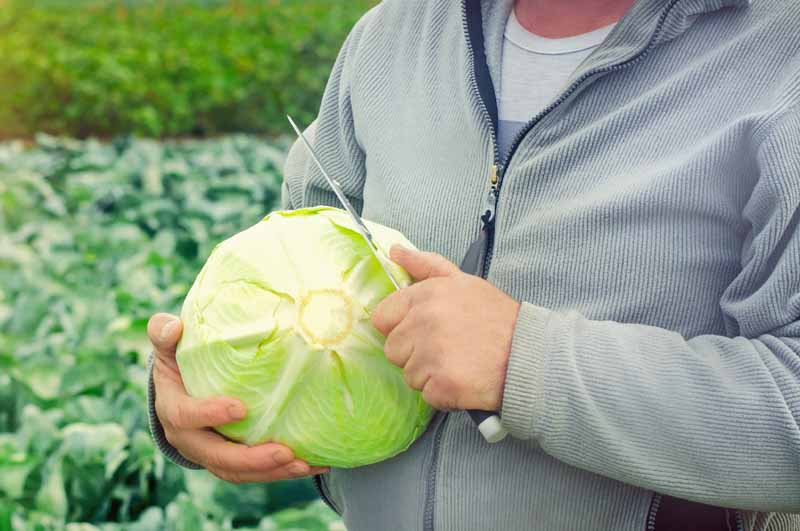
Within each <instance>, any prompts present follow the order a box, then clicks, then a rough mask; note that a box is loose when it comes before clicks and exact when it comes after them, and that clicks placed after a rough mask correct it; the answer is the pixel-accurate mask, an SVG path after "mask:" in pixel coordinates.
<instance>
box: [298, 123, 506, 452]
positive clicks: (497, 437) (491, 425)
mask: <svg viewBox="0 0 800 531" xmlns="http://www.w3.org/2000/svg"><path fill="white" fill-rule="evenodd" d="M286 117H287V118H288V119H289V123H290V124H292V129H294V132H295V133H297V136H298V137H299V138H300V140H301V141H302V142H303V144H304V145H305V147H306V149H307V150H308V152H309V154H310V155H311V158H312V159H313V161H314V163H315V164H316V165H317V168H319V171H320V172H322V175H323V177H325V180H326V181H328V184H329V185H330V187H331V188H332V189H333V192H334V193H335V194H336V197H338V198H339V202H340V203H341V204H342V206H344V209H345V210H347V212H348V213H349V214H350V217H351V218H352V219H353V223H355V225H356V229H357V230H358V232H359V234H361V236H362V237H363V238H364V239H365V240H366V242H367V244H368V246H369V248H370V250H371V251H372V254H373V255H374V256H375V258H376V259H377V260H378V263H380V265H381V267H382V268H383V270H384V271H385V272H386V276H388V277H389V279H390V280H391V281H392V284H394V287H395V289H397V290H399V289H400V284H399V283H398V282H397V279H395V278H394V275H392V273H391V271H390V270H389V268H388V267H387V266H386V264H385V263H384V261H383V257H382V256H381V255H380V253H379V252H378V246H377V245H375V240H374V239H373V237H372V233H370V231H369V229H368V228H367V226H366V225H365V224H364V221H363V220H362V219H361V216H359V215H358V213H357V212H356V211H355V209H354V208H353V206H352V205H351V204H350V201H348V200H347V197H346V196H345V195H344V192H343V191H342V186H341V184H339V181H337V180H336V179H334V178H333V177H331V176H330V175H329V174H328V172H327V171H325V168H324V167H323V166H322V163H321V162H320V160H319V158H317V154H316V152H315V151H314V148H313V147H311V143H309V141H308V140H306V137H305V136H304V135H303V132H302V131H301V130H300V128H299V127H298V126H297V124H296V123H294V120H292V117H291V116H289V115H286ZM476 244H477V245H476ZM483 249H484V246H482V245H480V239H479V241H477V242H475V244H473V245H472V246H471V247H470V249H469V251H468V252H467V256H466V257H465V258H464V262H463V263H462V264H461V269H462V271H466V272H471V271H467V270H468V269H470V270H471V269H474V267H475V266H474V265H473V264H477V263H478V261H479V258H480V256H482V254H483V252H484V251H483ZM467 413H468V414H469V416H470V418H471V419H472V422H474V423H475V425H476V426H477V427H478V431H480V432H481V435H483V438H484V439H486V441H487V442H490V443H495V442H498V441H502V440H503V439H504V438H505V436H506V435H507V434H508V432H507V431H506V429H505V428H504V427H503V425H502V424H501V423H500V417H499V416H498V415H497V413H495V412H493V411H479V410H469V411H467Z"/></svg>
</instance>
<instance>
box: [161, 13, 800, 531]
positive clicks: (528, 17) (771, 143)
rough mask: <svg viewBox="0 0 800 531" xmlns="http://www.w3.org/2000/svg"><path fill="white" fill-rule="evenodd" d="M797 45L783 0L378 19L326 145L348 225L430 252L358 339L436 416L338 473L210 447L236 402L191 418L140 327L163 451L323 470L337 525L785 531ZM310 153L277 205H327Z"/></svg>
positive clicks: (236, 475) (207, 461) (794, 381)
mask: <svg viewBox="0 0 800 531" xmlns="http://www.w3.org/2000/svg"><path fill="white" fill-rule="evenodd" d="M798 29H800V5H798V4H797V3H796V2H794V1H793V0H753V1H752V2H748V1H747V0H668V1H667V0H638V1H636V2H632V1H631V0H518V1H517V2H512V1H511V0H496V1H492V0H483V1H480V0H439V1H432V0H414V1H411V0H387V1H385V2H383V3H382V4H381V5H379V6H378V7H376V8H375V9H373V10H372V11H370V13H368V14H367V15H366V16H365V17H364V18H363V19H362V20H361V21H360V22H359V23H358V25H357V26H356V27H355V28H354V30H353V31H352V33H351V35H350V36H349V38H348V40H347V42H346V43H345V45H344V47H343V49H342V51H341V54H340V57H339V59H338V61H337V63H336V65H335V67H334V70H333V73H332V75H331V78H330V81H329V84H328V86H327V89H326V92H325V96H324V98H323V102H322V106H321V108H320V112H319V115H318V120H317V123H316V131H315V144H316V146H317V148H318V150H319V153H320V156H321V158H322V160H323V162H324V163H325V164H326V165H327V166H328V167H329V168H330V170H331V171H332V173H333V174H335V175H336V176H337V177H339V178H340V180H341V182H342V184H343V186H344V188H345V191H346V193H347V194H348V195H349V196H350V197H351V199H352V200H353V202H354V204H355V205H356V206H357V208H359V209H362V214H363V216H364V217H365V218H366V219H370V220H374V221H377V222H380V223H383V224H386V225H388V226H391V227H394V228H397V229H399V230H400V231H402V232H403V233H405V234H406V235H407V236H408V237H409V239H410V240H411V241H414V242H415V243H416V244H417V245H418V246H419V247H420V248H422V249H425V250H427V251H433V252H436V253H439V255H441V256H439V255H435V254H428V253H416V252H410V251H408V250H402V249H394V250H393V252H392V258H393V259H394V260H395V261H397V262H398V263H400V264H401V265H403V266H404V267H406V269H408V270H409V272H410V273H411V274H412V275H413V276H414V277H416V279H417V280H418V281H419V282H418V283H417V284H415V285H414V286H411V287H409V288H407V289H404V290H401V291H400V292H398V293H396V294H393V295H391V296H390V297H387V298H386V299H385V300H384V301H383V302H382V303H381V304H380V305H379V307H378V308H377V310H376V312H375V315H374V319H373V321H374V323H375V326H376V327H377V328H378V329H379V330H380V331H381V332H382V333H384V334H385V335H386V336H387V340H386V355H387V357H388V358H389V360H391V361H392V362H393V363H396V364H397V365H399V366H401V367H403V368H404V374H405V376H406V381H407V382H408V384H409V385H410V386H412V387H414V388H416V389H420V390H421V391H422V392H423V394H424V396H425V398H426V400H428V401H429V402H430V403H431V404H432V405H433V406H435V407H436V408H438V409H442V410H450V412H449V413H447V414H445V413H443V414H440V415H438V416H437V418H436V419H435V420H434V422H433V423H432V424H431V426H430V427H429V429H428V430H427V432H426V433H425V434H424V435H423V436H422V437H421V438H420V439H419V440H418V441H417V442H416V443H415V444H414V445H413V446H412V447H411V448H410V449H409V450H408V451H406V452H404V453H402V454H400V455H399V456H397V457H395V458H393V459H390V460H388V461H385V462H382V463H378V464H375V465H371V466H367V467H362V468H358V469H353V470H339V469H334V470H330V471H328V470H326V469H314V468H309V467H308V466H307V465H306V464H305V463H302V462H299V461H297V460H293V456H292V454H291V451H290V450H289V449H287V448H283V447H280V446H278V445H274V444H265V445H261V446H257V447H253V448H246V447H243V446H241V445H237V444H234V443H232V442H227V441H224V440H223V439H222V438H221V437H219V436H217V435H215V434H213V433H212V432H211V431H208V430H207V429H206V428H208V427H209V426H215V425H219V424H223V423H227V422H230V421H232V420H235V419H237V418H241V417H242V416H243V415H244V414H245V412H244V410H243V408H242V406H241V404H239V403H238V402H236V401H234V400H232V399H228V398H214V399H205V400H197V399H192V398H189V397H187V396H186V395H185V392H184V390H183V387H182V385H181V380H180V375H179V373H178V370H177V366H176V364H175V361H174V348H175V343H176V341H177V339H178V337H179V334H180V323H179V322H178V321H176V320H171V319H173V318H172V317H170V316H166V315H164V314H159V315H157V316H155V317H154V318H153V319H152V321H151V324H150V333H151V337H152V339H153V343H154V346H155V349H156V353H155V368H154V372H153V382H154V385H153V387H152V388H151V394H155V408H154V410H153V411H152V413H153V421H154V422H153V429H154V433H155V435H156V438H157V439H158V440H160V441H161V442H162V445H161V446H162V449H163V450H164V451H165V452H166V453H167V455H168V456H170V457H171V458H173V459H175V460H176V461H177V462H179V463H181V464H183V465H185V466H203V467H205V468H207V469H209V470H210V471H211V472H213V473H215V474H216V475H218V476H220V477H222V478H223V479H227V480H231V481H237V482H238V481H272V480H278V479H283V478H287V477H298V476H302V475H305V474H318V476H317V482H318V485H319V487H320V488H321V491H322V494H323V495H324V496H325V498H326V499H327V500H328V501H329V502H330V503H331V504H332V506H333V507H334V508H335V509H336V510H337V511H339V512H340V513H341V514H342V515H343V518H344V520H345V523H346V525H347V526H348V529H350V530H351V531H361V530H382V529H392V530H396V529H409V530H411V529H414V530H416V529H424V530H433V529H437V530H440V529H441V530H465V529H480V530H486V529H498V530H513V529H541V530H548V531H554V530H570V531H575V530H614V531H628V530H631V531H633V530H636V531H644V530H655V531H665V530H679V529H680V530H690V529H696V530H703V531H708V530H717V529H720V530H728V529H737V530H753V529H757V530H764V529H769V530H778V529H800V516H797V515H792V514H789V513H792V512H800V480H799V479H798V478H800V426H799V424H798V421H799V420H800V208H798V207H799V206H800V107H799V105H800V54H799V53H798V51H799V49H800V44H799V41H798V38H797V35H798ZM304 158H305V155H304V153H303V152H302V149H300V148H297V147H296V148H295V149H294V150H293V154H292V155H291V156H290V161H289V163H288V165H287V172H286V182H285V185H284V197H283V207H284V208H298V207H302V206H309V205H316V204H322V203H324V204H331V205H337V202H336V199H335V197H334V196H333V194H332V192H331V191H330V190H329V189H328V187H327V186H326V184H325V181H324V179H323V178H322V177H321V175H320V174H319V172H318V171H317V170H316V169H315V168H314V166H313V165H310V164H309V165H305V166H303V167H302V169H299V168H298V166H301V165H302V164H301V163H300V162H299V160H302V159H304ZM476 240H477V241H478V242H479V243H478V244H476V245H477V247H473V250H475V249H478V250H479V251H481V252H482V253H483V259H482V260H481V267H479V268H478V270H476V271H474V273H476V274H475V275H474V276H472V275H467V274H466V273H462V272H460V271H459V270H458V268H457V267H456V266H455V265H454V264H456V263H458V262H459V261H460V260H461V259H462V257H463V256H464V255H465V253H466V252H467V250H468V248H469V247H470V245H471V243H472V242H474V241H476ZM481 277H483V278H481ZM469 408H478V409H484V410H497V411H499V413H500V415H501V418H502V421H503V424H504V425H505V427H506V428H508V429H509V431H510V433H511V436H510V437H508V438H507V439H506V440H504V441H503V442H501V443H498V444H495V445H489V444H487V443H486V442H485V441H484V440H483V439H482V438H481V436H480V435H479V433H478V432H477V430H476V429H475V426H474V425H473V424H472V423H471V422H470V420H469V417H468V416H467V415H466V414H465V413H464V412H463V410H464V409H469ZM156 414H157V417H158V418H159V419H161V421H162V423H163V428H162V425H161V424H159V423H158V422H157V419H156ZM164 436H166V439H167V440H168V441H169V442H170V443H172V446H174V447H171V446H169V445H166V444H163V438H164ZM176 449H177V450H176ZM194 463H197V465H195V464H194Z"/></svg>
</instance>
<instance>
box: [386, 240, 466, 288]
mask: <svg viewBox="0 0 800 531" xmlns="http://www.w3.org/2000/svg"><path fill="white" fill-rule="evenodd" d="M389 257H390V258H391V259H392V261H393V262H394V263H396V264H397V265H399V266H400V267H402V268H403V269H405V270H406V271H408V274H409V275H411V276H412V277H413V278H414V280H426V279H428V278H434V277H449V276H450V275H454V274H455V273H458V272H460V271H461V270H460V269H459V268H458V266H457V265H455V264H454V263H453V262H451V261H450V260H448V259H447V258H445V257H444V256H442V255H440V254H436V253H426V252H422V251H415V250H413V249H409V248H407V247H403V246H402V245H393V246H392V248H391V250H390V251H389Z"/></svg>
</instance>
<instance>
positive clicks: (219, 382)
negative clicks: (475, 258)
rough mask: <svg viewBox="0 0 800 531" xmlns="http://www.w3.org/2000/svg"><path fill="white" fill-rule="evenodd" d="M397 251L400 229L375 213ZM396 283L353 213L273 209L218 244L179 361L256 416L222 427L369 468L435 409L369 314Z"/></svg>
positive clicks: (190, 312) (309, 457) (402, 445)
mask: <svg viewBox="0 0 800 531" xmlns="http://www.w3.org/2000/svg"><path fill="white" fill-rule="evenodd" d="M367 225H368V227H369V229H370V231H371V232H372V233H373V235H374V237H375V240H376V241H375V243H376V245H377V246H378V248H379V252H380V253H382V254H383V255H384V256H385V257H386V260H385V263H386V264H387V265H389V267H390V268H391V270H392V273H393V275H394V276H395V278H397V279H399V282H400V283H401V286H407V285H409V284H410V283H411V278H410V277H409V276H408V274H407V273H406V271H404V270H403V269H402V268H400V267H399V266H397V265H396V264H394V263H392V262H391V261H390V260H389V259H388V250H389V248H390V247H391V246H392V245H393V244H395V243H400V244H403V245H405V246H407V247H411V248H413V245H412V244H411V243H410V242H409V241H408V240H407V239H406V238H405V237H404V236H403V235H402V234H400V233H399V232H397V231H395V230H393V229H390V228H388V227H384V226H382V225H379V224H376V223H371V222H367ZM393 289H394V288H393V286H392V284H391V282H390V280H389V279H388V277H387V276H386V274H385V273H384V272H383V269H382V268H381V267H380V264H379V262H378V260H377V259H376V258H375V257H374V256H373V254H372V253H371V252H370V250H369V247H368V246H367V243H366V242H365V241H364V239H363V238H362V237H361V236H360V235H359V234H358V233H357V232H356V231H355V227H354V225H353V223H352V221H351V220H350V218H349V216H348V215H347V213H346V212H344V211H342V210H339V209H334V208H329V207H315V208H306V209H300V210H294V211H287V212H273V213H271V214H270V215H268V216H267V217H266V218H264V219H263V220H262V221H261V222H260V223H258V224H256V225H255V226H253V227H251V228H249V229H247V230H245V231H243V232H241V233H239V234H236V235H235V236H233V237H231V238H229V239H228V240H225V241H224V242H222V243H221V244H219V245H218V246H217V247H216V248H215V249H214V251H213V252H212V254H211V256H210V257H209V259H208V261H207V262H206V264H205V266H204V267H203V268H202V270H201V272H200V274H199V275H198V277H197V279H196V281H195V283H194V285H193V286H192V288H191V290H190V291H189V293H188V295H187V297H186V299H185V301H184V304H183V309H182V312H181V319H182V320H183V323H184V332H183V337H182V339H181V342H180V344H179V345H178V352H177V359H178V364H179V366H180V370H181V374H182V376H183V380H184V383H185V385H186V389H187V391H188V392H189V393H190V394H191V395H193V396H197V397H207V396H218V395H225V396H234V397H237V398H239V399H241V400H242V401H243V402H244V403H245V404H246V406H247V410H248V415H247V417H246V418H245V419H244V420H242V421H240V422H236V423H233V424H229V425H227V426H223V427H220V428H218V431H219V432H220V433H222V434H224V435H226V436H227V437H229V438H231V439H234V440H237V441H241V442H244V443H246V444H251V445H252V444H257V443H261V442H265V441H274V442H279V443H282V444H285V445H286V446H288V447H290V448H292V450H294V452H295V455H296V456H297V457H299V458H300V459H303V460H305V461H307V462H308V463H310V464H312V465H329V466H336V467H343V468H350V467H356V466H362V465H366V464H370V463H374V462H378V461H381V460H384V459H387V458H389V457H391V456H394V455H396V454H398V453H400V452H402V451H403V450H405V449H406V448H408V446H409V445H410V444H411V443H412V442H414V440H415V439H416V438H417V437H418V436H419V435H421V434H422V432H423V431H424V430H425V428H426V426H427V424H428V422H429V420H430V418H431V416H432V409H431V408H430V407H429V406H428V405H427V404H425V402H424V401H423V400H422V396H421V395H420V393H419V392H417V391H414V390H412V389H410V388H409V387H408V386H407V385H406V384H405V382H404V381H403V376H402V371H401V370H400V369H399V368H397V367H395V366H394V365H392V364H390V363H389V362H388V361H387V359H386V357H385V355H384V352H383V344H384V337H383V336H382V335H381V334H380V333H379V332H378V331H377V330H376V329H375V328H374V327H373V326H372V324H371V322H370V315H371V313H372V311H373V310H374V308H375V306H376V305H377V304H378V303H379V302H380V301H381V300H382V299H383V298H384V297H386V296H387V295H388V294H389V293H391V292H392V291H393Z"/></svg>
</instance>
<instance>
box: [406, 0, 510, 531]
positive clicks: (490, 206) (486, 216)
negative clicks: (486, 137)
mask: <svg viewBox="0 0 800 531" xmlns="http://www.w3.org/2000/svg"><path fill="white" fill-rule="evenodd" d="M469 2H472V3H473V4H474V6H473V7H474V8H477V9H478V10H479V11H478V12H479V13H480V0H462V2H461V21H462V26H463V28H464V35H465V36H466V44H467V55H468V57H469V60H470V62H471V63H472V65H473V68H471V71H472V75H471V76H470V85H471V87H472V90H473V91H474V93H475V94H476V95H477V96H478V103H479V105H480V107H481V110H482V112H483V114H484V115H485V117H486V119H487V122H488V123H489V131H490V133H491V140H492V154H493V159H492V167H491V169H490V175H489V185H490V186H489V192H488V193H487V195H486V201H485V202H484V206H483V209H484V210H483V213H482V214H481V221H482V226H481V230H482V231H486V232H487V237H489V238H491V236H492V234H491V231H490V230H489V227H490V226H491V225H492V224H493V222H494V213H495V208H496V206H497V194H498V193H499V191H500V188H499V186H498V184H499V181H498V178H497V167H498V164H499V162H500V149H499V148H498V146H497V130H496V127H495V118H496V116H493V115H492V113H491V112H490V111H489V108H488V107H487V105H486V100H485V99H484V98H483V96H482V94H481V90H480V87H479V86H478V77H477V72H476V69H475V68H474V64H475V50H474V48H473V47H472V38H471V34H472V30H471V29H470V19H469V13H468V9H467V4H468V3H469ZM477 23H478V24H477V26H478V27H477V28H475V31H478V30H479V31H480V32H481V45H482V43H483V37H482V35H483V28H482V26H481V24H482V21H481V20H480V17H477ZM473 24H475V21H473ZM481 53H483V52H481ZM488 88H489V89H490V90H491V91H494V87H492V86H491V81H490V82H489V86H488ZM492 97H493V96H492ZM491 245H492V244H491V241H488V240H487V248H491ZM441 415H442V420H441V421H440V422H439V424H438V425H437V426H436V431H435V432H434V435H433V449H432V456H431V464H430V471H429V472H428V479H427V481H426V485H425V507H424V510H423V513H422V528H423V530H424V531H434V521H433V517H434V511H435V508H436V507H435V500H436V476H437V473H438V470H437V469H438V467H439V453H440V447H441V444H442V436H443V435H444V429H445V426H446V425H447V420H448V419H449V413H447V412H442V413H441Z"/></svg>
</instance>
